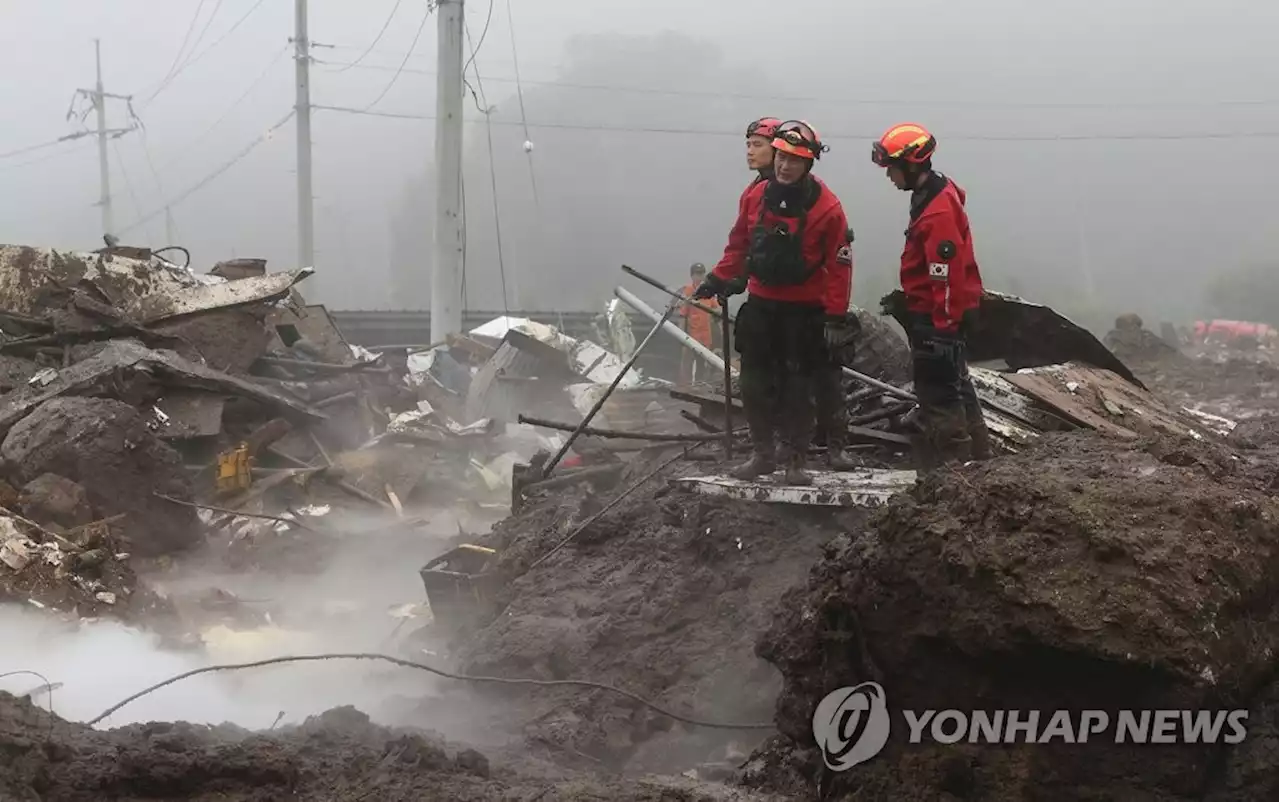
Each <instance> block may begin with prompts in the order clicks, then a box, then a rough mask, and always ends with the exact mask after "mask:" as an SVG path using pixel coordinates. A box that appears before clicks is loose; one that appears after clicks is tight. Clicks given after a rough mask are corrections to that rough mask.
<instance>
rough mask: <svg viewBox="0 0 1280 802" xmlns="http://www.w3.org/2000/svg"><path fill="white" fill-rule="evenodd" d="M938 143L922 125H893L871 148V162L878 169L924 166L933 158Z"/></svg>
mask: <svg viewBox="0 0 1280 802" xmlns="http://www.w3.org/2000/svg"><path fill="white" fill-rule="evenodd" d="M937 147H938V141H937V140H936V139H934V138H933V134H931V133H929V131H928V129H926V128H925V127H924V126H923V125H917V124H915V123H903V124H901V125H895V126H894V127H892V128H890V129H889V130H888V131H885V132H884V136H882V137H880V139H878V140H876V142H875V143H874V144H873V145H872V146H871V161H872V162H874V163H875V164H876V165H878V166H880V167H889V166H892V165H894V164H924V163H925V162H927V161H929V159H931V158H932V157H933V152H934V150H936V149H937Z"/></svg>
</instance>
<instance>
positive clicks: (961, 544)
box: [746, 432, 1278, 800]
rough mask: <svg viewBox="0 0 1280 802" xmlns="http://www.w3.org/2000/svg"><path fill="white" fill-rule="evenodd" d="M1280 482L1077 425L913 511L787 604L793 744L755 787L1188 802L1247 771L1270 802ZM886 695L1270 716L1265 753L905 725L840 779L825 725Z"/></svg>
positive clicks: (885, 518)
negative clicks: (962, 736)
mask: <svg viewBox="0 0 1280 802" xmlns="http://www.w3.org/2000/svg"><path fill="white" fill-rule="evenodd" d="M1275 489H1276V465H1275V461H1274V454H1273V453H1272V454H1270V455H1267V456H1266V457H1265V458H1257V459H1255V458H1250V457H1247V456H1242V455H1240V454H1238V453H1233V452H1232V451H1230V450H1229V449H1227V448H1226V447H1222V446H1217V445H1212V444H1208V443H1201V442H1197V441H1195V440H1191V439H1171V438H1151V439H1143V440H1139V441H1136V442H1124V441H1118V440H1108V439H1104V438H1102V437H1100V436H1098V435H1095V434H1092V433H1083V432H1075V433H1069V434H1057V435H1049V436H1045V437H1044V440H1043V442H1041V443H1040V444H1038V445H1037V446H1036V447H1033V448H1031V449H1028V450H1026V451H1025V452H1023V453H1021V454H1018V455H1014V456H1009V457H1004V458H1001V459H998V460H994V461H992V462H990V463H987V464H985V465H971V466H967V467H964V468H960V469H956V470H952V471H948V472H946V473H944V474H943V475H941V476H940V477H937V478H935V479H931V480H930V481H929V482H927V483H926V484H925V485H924V486H923V487H921V488H918V489H917V490H916V491H915V492H913V493H910V494H904V495H901V496H898V497H895V499H893V500H892V501H891V502H890V504H889V505H888V506H887V507H886V508H884V509H883V510H881V511H880V512H878V513H877V514H876V515H875V516H874V517H873V518H872V519H871V520H870V521H868V522H867V524H866V526H865V527H863V528H861V529H859V530H856V531H851V532H850V533H849V534H848V535H845V536H842V537H840V538H837V539H836V540H834V541H833V542H832V543H831V544H829V545H828V547H827V548H826V553H825V556H824V558H823V560H822V561H820V562H819V563H818V564H817V565H816V566H815V567H814V569H813V571H812V572H811V574H810V577H809V580H808V582H807V584H806V585H804V586H801V587H798V588H796V589H794V590H793V591H791V592H790V593H788V595H787V597H786V598H785V600H784V601H783V603H782V604H780V605H778V608H777V609H778V615H777V617H776V618H775V620H774V621H773V622H772V625H771V627H770V628H769V629H768V631H767V633H766V634H765V635H764V637H763V638H762V639H761V641H760V654H761V655H762V656H763V657H765V658H766V659H768V660H769V661H770V662H772V663H773V664H774V665H776V666H778V668H779V669H780V670H781V671H782V673H783V675H784V677H785V678H786V680H785V687H784V689H783V692H782V694H781V695H780V697H779V701H778V706H777V723H778V726H779V729H780V731H781V736H780V737H779V738H777V739H775V740H774V741H773V742H772V743H770V744H769V745H768V746H767V747H766V748H765V749H763V750H761V751H760V752H759V753H757V755H756V756H755V757H754V759H753V762H752V765H751V766H750V767H749V768H748V770H747V772H746V779H747V781H748V783H749V784H751V785H752V786H754V787H761V788H768V789H771V790H775V791H785V792H789V793H802V792H803V791H805V790H806V789H809V790H811V789H813V788H816V787H818V786H820V785H821V786H823V787H826V788H828V789H829V790H830V791H831V793H833V794H841V793H854V794H855V796H854V797H853V798H858V799H863V798H866V799H938V798H963V799H984V800H1019V799H1029V798H1090V799H1160V800H1191V799H1201V798H1203V797H1204V795H1205V794H1206V793H1207V792H1208V791H1211V790H1212V791H1225V790H1228V785H1229V783H1228V781H1227V779H1226V776H1227V775H1228V774H1231V773H1232V772H1234V773H1233V774H1232V776H1234V777H1237V778H1240V777H1250V776H1251V777H1253V780H1252V781H1244V780H1241V781H1240V783H1242V784H1244V785H1246V786H1247V787H1246V788H1245V789H1244V790H1243V791H1241V793H1243V794H1244V795H1243V796H1237V797H1234V798H1240V799H1246V798H1255V799H1257V798H1263V797H1264V796H1265V797H1266V798H1270V796H1271V795H1274V794H1275V793H1276V792H1277V786H1276V778H1275V772H1274V765H1275V760H1276V754H1275V724H1274V722H1275V709H1274V706H1275V682H1276V654H1277V618H1276V596H1277V578H1276V561H1277V556H1278V549H1277V537H1276V528H1277V513H1276V502H1275ZM867 680H874V681H878V682H880V683H882V685H883V686H884V688H885V692H886V694H887V696H888V697H889V699H890V705H891V710H892V709H894V708H895V707H896V709H903V708H905V709H910V710H925V709H934V710H944V709H951V708H955V709H960V710H966V711H967V710H994V709H1009V708H1014V709H1021V710H1029V709H1038V710H1056V709H1074V710H1079V709H1084V708H1089V709H1102V710H1108V711H1111V715H1112V720H1115V717H1116V716H1117V715H1118V711H1119V710H1120V709H1233V708H1254V709H1255V711H1256V715H1255V716H1253V717H1252V718H1251V732H1252V736H1253V739H1254V740H1253V741H1246V742H1245V743H1244V744H1243V745H1242V746H1241V747H1238V748H1235V749H1229V748H1227V747H1224V746H1223V745H1207V746H1170V747H1155V748H1153V747H1151V746H1146V745H1142V746H1121V745H1116V744H1115V743H1113V742H1106V741H1102V742H1099V741H1094V742H1090V743H1089V744H1086V745H1062V744H1058V745H1048V746H1046V745H1017V746H1010V747H1004V748H998V747H997V748H992V747H990V746H985V745H976V746H975V745H967V744H963V743H962V744H959V745H954V746H944V745H939V744H934V743H925V744H922V745H910V744H907V743H905V733H906V727H905V726H901V727H897V728H896V729H895V730H894V732H893V734H892V735H891V736H890V741H889V745H888V747H886V751H885V752H883V753H881V754H880V755H879V756H878V757H876V758H873V759H872V760H871V761H869V762H867V763H865V764H864V765H862V766H858V767H855V769H854V770H851V771H848V772H846V773H843V774H835V775H832V774H825V775H824V770H822V768H821V761H820V759H819V758H818V753H817V750H816V749H815V748H813V737H812V729H811V727H812V723H811V716H812V712H813V710H814V708H815V706H816V705H817V703H818V701H819V700H820V699H822V697H823V696H824V695H826V694H827V693H829V692H830V691H832V690H834V689H836V688H838V687H841V686H848V685H855V684H857V683H858V682H862V681H867ZM897 721H898V723H901V722H902V719H898V720H897ZM1259 741H1260V742H1261V743H1262V744H1263V745H1262V746H1261V747H1260V746H1259V745H1258V742H1259ZM1250 750H1259V752H1260V755H1259V754H1254V753H1252V752H1251V751H1250ZM1262 758H1265V761H1266V762H1265V763H1261V764H1260V763H1259V762H1258V761H1259V760H1260V759H1262ZM1263 765H1265V766H1267V767H1268V768H1267V770H1266V771H1265V772H1260V768H1261V766H1263ZM1228 766H1232V767H1233V768H1232V769H1231V770H1230V771H1228V769H1227V767H1228ZM1259 778H1261V780H1259ZM948 795H949V796H948ZM1227 798H1233V797H1229V796H1228V797H1227Z"/></svg>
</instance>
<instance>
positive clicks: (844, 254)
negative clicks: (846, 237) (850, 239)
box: [836, 245, 853, 265]
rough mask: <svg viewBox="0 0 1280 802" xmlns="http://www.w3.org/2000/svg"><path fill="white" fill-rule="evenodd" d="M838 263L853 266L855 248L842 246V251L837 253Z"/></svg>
mask: <svg viewBox="0 0 1280 802" xmlns="http://www.w3.org/2000/svg"><path fill="white" fill-rule="evenodd" d="M836 261H837V262H839V263H840V264H842V265H851V264H853V248H850V247H849V246H848V245H842V246H840V250H838V251H836Z"/></svg>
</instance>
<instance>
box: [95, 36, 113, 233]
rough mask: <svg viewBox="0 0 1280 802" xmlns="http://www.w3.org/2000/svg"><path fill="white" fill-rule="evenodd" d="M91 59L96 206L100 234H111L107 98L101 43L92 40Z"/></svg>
mask: <svg viewBox="0 0 1280 802" xmlns="http://www.w3.org/2000/svg"><path fill="white" fill-rule="evenodd" d="M93 59H94V61H95V62H96V64H97V71H98V81H97V83H96V84H94V88H93V108H94V111H96V112H97V115H98V180H99V184H100V192H101V194H100V195H99V198H98V204H99V205H100V206H101V207H102V233H103V234H104V235H106V234H113V233H114V232H113V231H112V229H114V228H115V220H114V219H113V216H112V214H111V168H110V167H109V166H108V163H107V96H106V93H105V92H104V91H103V89H102V43H101V42H100V41H99V40H97V39H94V40H93Z"/></svg>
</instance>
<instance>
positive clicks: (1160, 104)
mask: <svg viewBox="0 0 1280 802" xmlns="http://www.w3.org/2000/svg"><path fill="white" fill-rule="evenodd" d="M316 63H317V64H324V65H327V66H332V67H344V68H350V67H354V66H358V67H359V68H360V69H364V70H381V71H384V72H389V71H391V70H396V69H397V68H396V67H390V66H387V65H385V64H359V65H356V64H354V63H352V62H345V61H328V60H321V59H316ZM400 71H401V72H407V73H412V74H416V75H435V71H434V70H426V69H421V68H413V67H406V68H404V69H403V70H400ZM331 72H339V70H331ZM515 72H516V73H517V74H516V75H515V76H514V77H511V78H501V77H494V76H492V75H491V76H489V78H488V80H489V81H490V82H494V81H496V82H498V83H512V84H517V85H519V84H520V83H521V82H522V79H521V78H520V76H519V67H518V65H517V66H516V69H515ZM523 83H525V84H528V85H530V86H549V87H557V88H561V89H584V90H594V91H600V92H630V93H635V94H645V95H674V96H677V97H706V98H732V99H737V100H775V101H776V100H782V101H788V102H795V103H828V104H837V103H839V104H842V105H864V106H966V107H979V108H1010V109H1021V108H1027V109H1164V108H1206V107H1219V106H1246V107H1263V106H1275V105H1277V101H1275V100H1177V101H1175V100H1171V101H1145V102H1144V101H1136V102H1129V101H1109V102H1102V101H1079V102H1075V101H1061V102H1055V101H1038V100H1028V101H1020V100H971V99H970V100H954V99H918V98H910V99H904V98H850V97H808V96H803V95H779V94H751V93H745V92H717V91H713V90H697V89H660V88H657V87H645V86H625V85H618V84H591V83H580V82H576V81H545V80H532V79H528V78H525V79H523Z"/></svg>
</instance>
